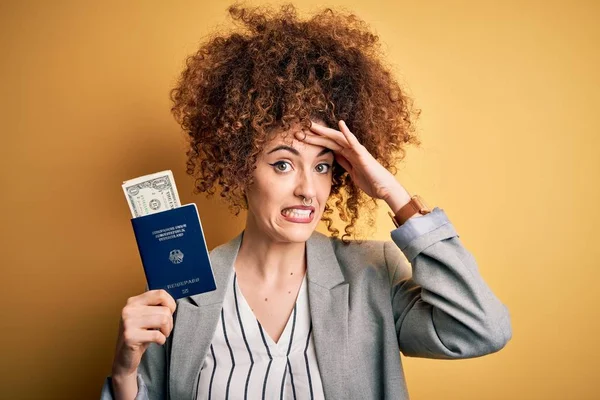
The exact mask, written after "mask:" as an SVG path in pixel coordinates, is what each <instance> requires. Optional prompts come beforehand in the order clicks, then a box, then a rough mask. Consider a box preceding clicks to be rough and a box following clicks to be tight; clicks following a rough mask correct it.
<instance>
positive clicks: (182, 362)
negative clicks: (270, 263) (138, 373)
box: [169, 231, 349, 400]
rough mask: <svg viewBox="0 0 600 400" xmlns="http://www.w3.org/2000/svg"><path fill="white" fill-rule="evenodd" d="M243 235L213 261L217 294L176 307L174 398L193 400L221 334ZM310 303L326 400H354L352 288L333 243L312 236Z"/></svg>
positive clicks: (171, 393)
mask: <svg viewBox="0 0 600 400" xmlns="http://www.w3.org/2000/svg"><path fill="white" fill-rule="evenodd" d="M243 234H244V232H241V233H240V234H238V236H236V237H235V238H234V239H232V240H231V241H229V242H228V243H226V244H224V245H223V246H219V247H217V248H215V249H214V250H213V251H211V253H210V261H211V265H212V268H213V273H214V275H215V281H216V284H217V290H215V291H213V292H210V293H203V294H198V295H194V296H190V297H186V298H184V299H181V300H178V301H177V310H176V312H175V320H176V324H175V329H173V334H172V344H171V354H170V357H169V359H170V360H171V363H170V367H169V398H170V399H172V400H179V399H185V400H189V399H194V398H195V397H194V396H195V395H196V390H197V386H198V373H199V372H200V368H202V362H203V361H204V358H205V357H206V353H207V351H208V348H209V346H210V343H211V341H212V337H213V335H214V332H215V330H216V326H217V323H218V321H219V316H220V313H221V308H222V306H223V299H224V297H225V290H226V288H227V284H228V283H229V281H230V280H231V276H232V274H233V265H234V262H235V259H236V258H237V254H238V251H239V249H240V245H241V242H242V237H243ZM306 263H307V280H308V302H309V306H310V313H311V320H312V326H313V339H314V343H315V350H316V354H317V362H318V364H319V370H320V372H321V381H322V382H323V390H324V391H325V397H326V398H332V399H343V398H349V394H348V393H347V392H346V387H347V379H349V375H348V363H347V353H348V283H347V282H345V279H344V275H343V274H342V271H341V269H340V265H339V263H338V262H337V257H336V255H335V253H334V251H333V247H332V243H331V239H330V238H329V237H327V236H325V235H323V234H321V233H319V232H316V231H315V232H313V234H312V235H311V237H310V238H309V239H308V240H307V242H306Z"/></svg>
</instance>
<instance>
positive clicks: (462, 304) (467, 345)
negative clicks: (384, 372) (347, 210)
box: [384, 207, 512, 359]
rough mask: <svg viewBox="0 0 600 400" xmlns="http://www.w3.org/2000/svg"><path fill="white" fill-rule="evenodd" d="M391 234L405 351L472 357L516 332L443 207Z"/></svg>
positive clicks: (389, 255) (391, 268)
mask: <svg viewBox="0 0 600 400" xmlns="http://www.w3.org/2000/svg"><path fill="white" fill-rule="evenodd" d="M391 236H392V240H393V242H390V241H387V242H385V244H384V253H385V259H386V264H387V266H388V272H389V273H390V279H391V301H392V310H393V314H394V321H395V327H396V335H397V338H398V346H399V348H400V351H401V352H402V354H404V355H405V356H409V357H425V358H439V359H451V358H472V357H479V356H483V355H485V354H489V353H493V352H496V351H498V350H500V349H502V348H503V347H504V346H505V345H506V343H507V342H508V341H509V340H510V339H511V337H512V328H511V323H510V316H509V312H508V309H507V307H506V306H505V305H504V304H502V303H501V302H500V300H499V299H498V298H497V297H496V296H495V295H494V294H493V293H492V291H491V290H490V288H489V287H488V286H487V285H486V283H485V282H484V281H483V278H482V277H481V275H480V274H479V271H478V267H477V263H476V262H475V259H474V258H473V256H472V255H471V254H470V253H469V251H467V250H466V249H465V248H464V246H463V245H462V243H461V241H460V239H459V236H458V234H457V233H456V231H455V229H454V227H453V226H452V224H451V223H450V221H449V220H448V217H447V216H446V214H445V213H444V211H443V210H442V209H440V208H437V207H436V208H434V209H433V210H432V212H431V213H429V214H427V215H424V216H422V217H417V218H412V219H409V220H408V221H407V222H406V223H404V224H403V225H401V226H400V227H399V228H396V229H395V230H393V231H392V232H391ZM394 243H395V245H394ZM399 249H400V250H399ZM402 253H403V254H404V256H405V257H406V260H408V261H409V263H410V264H411V265H412V276H410V275H411V273H410V267H409V266H407V265H406V261H405V260H404V259H403V258H404V257H402Z"/></svg>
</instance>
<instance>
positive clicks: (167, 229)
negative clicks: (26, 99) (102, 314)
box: [122, 171, 217, 299]
mask: <svg viewBox="0 0 600 400" xmlns="http://www.w3.org/2000/svg"><path fill="white" fill-rule="evenodd" d="M122 187H123V191H124V193H125V197H126V198H127V201H128V204H129V208H130V210H131V214H132V216H133V218H132V219H131V225H132V227H133V232H134V234H135V239H136V242H137V246H138V250H139V253H140V257H141V259H142V264H143V267H144V273H145V275H146V281H147V283H148V288H149V289H150V290H154V289H164V290H166V291H167V292H168V293H169V294H170V295H171V296H172V297H173V298H174V299H179V298H182V297H187V296H192V295H195V294H199V293H205V292H210V291H213V290H215V289H216V288H217V287H216V284H215V279H214V275H213V271H212V266H211V264H210V258H209V253H208V248H207V246H206V240H205V238H204V232H203V230H202V224H201V222H200V216H199V214H198V208H197V207H196V204H194V203H191V204H185V205H183V206H181V203H180V201H179V194H178V193H177V187H176V186H175V180H174V178H173V173H172V172H171V171H162V172H157V173H154V174H150V175H145V176H142V177H139V178H135V179H131V180H128V181H125V182H123V185H122Z"/></svg>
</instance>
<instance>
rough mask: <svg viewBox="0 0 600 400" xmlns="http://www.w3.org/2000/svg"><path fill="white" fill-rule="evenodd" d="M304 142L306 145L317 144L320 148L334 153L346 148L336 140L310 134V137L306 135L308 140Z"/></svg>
mask: <svg viewBox="0 0 600 400" xmlns="http://www.w3.org/2000/svg"><path fill="white" fill-rule="evenodd" d="M302 141H303V142H305V143H310V144H316V145H319V146H323V147H327V148H329V149H332V150H334V151H339V150H341V149H343V148H344V146H342V145H341V144H340V143H338V142H337V141H335V140H334V139H331V138H328V137H325V136H319V135H310V134H309V135H306V138H304V139H303V140H302Z"/></svg>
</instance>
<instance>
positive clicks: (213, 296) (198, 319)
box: [169, 232, 243, 400]
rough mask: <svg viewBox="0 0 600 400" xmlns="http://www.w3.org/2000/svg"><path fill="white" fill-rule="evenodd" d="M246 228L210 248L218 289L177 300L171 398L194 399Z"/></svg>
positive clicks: (170, 381) (170, 385) (170, 388)
mask: <svg viewBox="0 0 600 400" xmlns="http://www.w3.org/2000/svg"><path fill="white" fill-rule="evenodd" d="M242 236H243V232H241V233H240V234H239V235H238V236H237V237H235V238H234V239H232V240H230V241H229V242H227V243H226V244H224V245H223V246H219V247H217V248H215V249H214V250H213V251H211V252H210V263H211V266H212V268H213V274H214V276H215V283H216V286H217V289H216V290H214V291H212V292H209V293H202V294H197V295H194V296H190V297H186V298H184V299H181V300H178V301H177V309H176V313H175V320H176V323H175V328H174V329H173V339H172V340H173V342H172V345H171V355H170V360H171V365H170V368H169V398H170V399H172V400H179V399H185V400H190V399H195V397H194V396H195V394H196V389H197V386H198V373H199V372H200V369H201V368H202V363H203V361H204V358H205V357H206V353H207V351H208V348H209V346H210V343H211V341H212V337H213V335H214V333H215V330H216V327H217V323H218V322H219V316H220V313H221V308H222V306H223V299H224V297H225V290H226V288H227V284H228V282H229V281H230V279H231V276H232V274H233V264H234V262H235V259H236V257H237V254H238V251H239V248H240V244H241V242H242Z"/></svg>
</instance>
